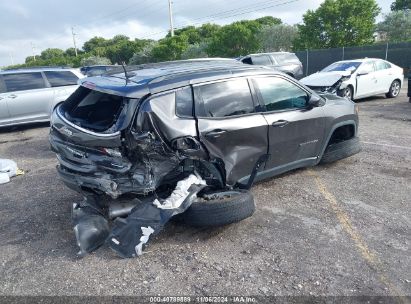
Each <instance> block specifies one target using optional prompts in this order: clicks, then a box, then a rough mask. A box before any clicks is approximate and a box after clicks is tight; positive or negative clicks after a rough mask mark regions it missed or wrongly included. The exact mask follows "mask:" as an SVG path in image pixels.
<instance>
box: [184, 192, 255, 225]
mask: <svg viewBox="0 0 411 304" xmlns="http://www.w3.org/2000/svg"><path fill="white" fill-rule="evenodd" d="M254 211H255V204H254V198H253V195H252V194H251V192H250V191H246V190H233V191H225V192H215V193H212V194H207V195H204V196H203V197H198V198H197V199H196V200H195V201H194V202H193V203H192V204H191V206H190V208H188V209H187V211H186V212H184V213H183V214H181V215H180V218H179V219H180V220H181V221H182V222H183V223H185V224H187V225H190V226H194V227H216V226H223V225H228V224H232V223H235V222H239V221H241V220H243V219H245V218H247V217H250V216H251V215H252V214H253V213H254Z"/></svg>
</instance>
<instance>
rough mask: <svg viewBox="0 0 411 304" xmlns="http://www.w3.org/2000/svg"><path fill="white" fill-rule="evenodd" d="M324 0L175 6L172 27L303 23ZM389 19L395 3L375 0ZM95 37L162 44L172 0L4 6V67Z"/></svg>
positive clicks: (183, 1)
mask: <svg viewBox="0 0 411 304" xmlns="http://www.w3.org/2000/svg"><path fill="white" fill-rule="evenodd" d="M322 1H323V0H268V1H267V0H265V1H264V0H253V1H249V0H225V1H221V0H201V1H193V0H191V1H190V0H173V2H172V3H173V4H172V7H173V16H174V27H175V28H179V27H183V26H187V25H196V26H198V25H201V24H202V23H207V22H212V23H217V24H221V25H223V24H227V23H231V22H233V21H237V20H243V19H255V18H258V17H262V16H267V15H270V16H274V17H277V18H281V19H282V20H283V22H284V23H288V24H296V23H299V22H301V21H302V16H303V14H304V13H305V12H306V11H307V10H308V9H312V10H314V9H316V8H318V7H319V5H320V4H321V2H322ZM377 2H378V4H379V6H380V7H381V9H382V13H388V12H389V7H390V4H391V3H392V2H393V0H377ZM72 28H74V33H75V34H76V35H75V38H76V42H77V46H78V47H81V46H82V45H83V44H84V42H85V41H87V40H89V39H90V38H92V37H94V36H100V37H104V38H112V37H113V36H115V35H117V34H123V35H126V36H128V37H130V38H146V39H159V38H162V37H164V36H165V35H166V34H167V30H168V29H169V15H168V0H115V1H112V0H70V1H62V0H60V1H56V0H36V1H33V0H13V1H1V2H0V41H1V44H0V67H1V66H6V65H10V64H12V63H14V64H18V63H24V60H25V58H26V57H27V56H31V55H32V54H33V52H34V53H35V54H40V53H41V51H42V50H44V49H46V48H49V47H57V48H61V49H67V48H69V47H73V38H72Z"/></svg>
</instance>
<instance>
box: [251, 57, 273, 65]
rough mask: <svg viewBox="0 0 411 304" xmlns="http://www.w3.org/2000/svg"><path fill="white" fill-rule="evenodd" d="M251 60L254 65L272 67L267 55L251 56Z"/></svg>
mask: <svg viewBox="0 0 411 304" xmlns="http://www.w3.org/2000/svg"><path fill="white" fill-rule="evenodd" d="M251 59H252V60H253V64H255V65H272V63H271V59H270V57H269V56H268V55H261V56H252V57H251Z"/></svg>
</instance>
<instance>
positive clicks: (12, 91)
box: [0, 68, 84, 126]
mask: <svg viewBox="0 0 411 304" xmlns="http://www.w3.org/2000/svg"><path fill="white" fill-rule="evenodd" d="M83 77H84V75H83V74H81V73H80V71H79V70H78V69H71V68H31V69H18V70H7V71H0V126H11V125H19V124H25V123H32V122H44V121H49V120H50V115H51V113H52V112H53V110H54V108H55V107H56V106H57V105H58V104H59V103H61V102H63V101H65V100H66V99H67V97H69V96H70V95H71V94H72V93H73V92H74V91H75V90H76V89H77V88H78V85H77V81H78V80H79V79H80V78H83Z"/></svg>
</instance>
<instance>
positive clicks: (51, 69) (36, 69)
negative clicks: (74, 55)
mask: <svg viewBox="0 0 411 304" xmlns="http://www.w3.org/2000/svg"><path fill="white" fill-rule="evenodd" d="M73 70H78V69H76V68H71V67H32V68H18V69H10V70H3V71H0V74H3V75H4V74H16V73H32V72H56V71H73Z"/></svg>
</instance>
